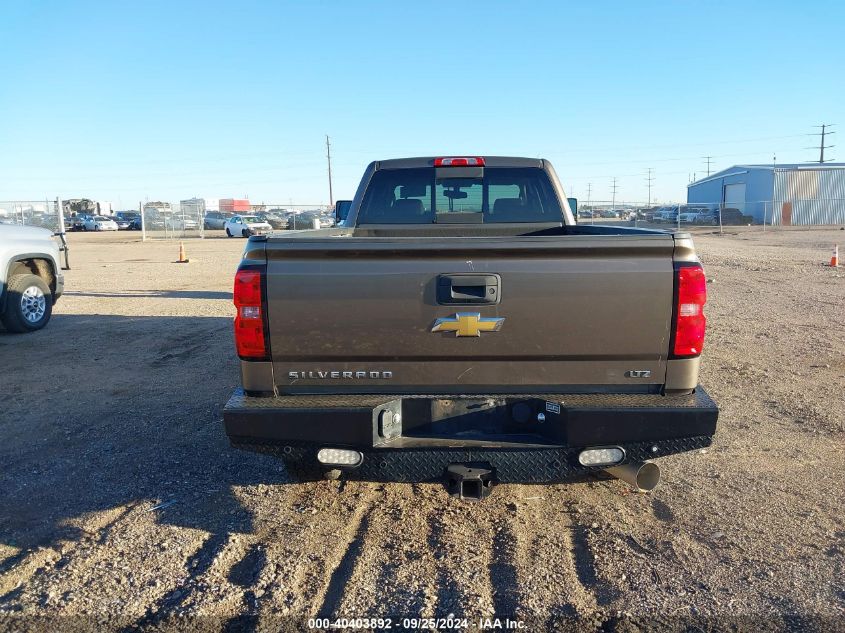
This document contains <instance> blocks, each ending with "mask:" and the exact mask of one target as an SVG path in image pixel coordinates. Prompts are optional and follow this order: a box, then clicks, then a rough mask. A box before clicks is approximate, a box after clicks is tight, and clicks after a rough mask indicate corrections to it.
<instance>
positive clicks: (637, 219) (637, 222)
mask: <svg viewBox="0 0 845 633" xmlns="http://www.w3.org/2000/svg"><path fill="white" fill-rule="evenodd" d="M653 172H654V168H653V167H649V168H648V176H647V177H646V179H645V181H646V184H648V204H647V205H646V209H651V183H652V182H654V176H652V173H653ZM639 225H640V212H639V211H637V210H636V209H634V226H639Z"/></svg>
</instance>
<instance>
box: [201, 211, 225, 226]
mask: <svg viewBox="0 0 845 633" xmlns="http://www.w3.org/2000/svg"><path fill="white" fill-rule="evenodd" d="M231 217H232V214H231V213H226V212H224V211H209V212H207V213H206V214H205V217H204V218H203V220H202V225H203V228H205V229H206V230H218V231H222V230H223V229H224V228H226V220H228V219H230V218H231Z"/></svg>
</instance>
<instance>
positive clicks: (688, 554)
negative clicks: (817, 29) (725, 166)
mask: <svg viewBox="0 0 845 633" xmlns="http://www.w3.org/2000/svg"><path fill="white" fill-rule="evenodd" d="M726 232H727V233H728V234H726V235H724V236H719V235H714V234H713V233H712V231H711V230H709V229H708V230H704V229H699V230H698V232H697V234H696V245H697V247H698V249H699V251H700V253H701V257H702V260H703V262H704V264H705V268H706V271H707V275H708V278H710V279H711V280H712V283H710V284H709V286H708V288H709V291H710V301H709V302H708V309H707V314H708V318H709V330H708V339H707V344H706V349H705V357H704V361H703V373H702V376H701V380H702V383H703V384H704V385H706V387H707V388H708V391H709V392H710V393H711V395H712V396H713V397H714V398H715V399H716V400H717V402H718V403H719V405H720V407H721V418H720V428H719V431H718V434H717V436H716V440H715V442H714V445H713V446H712V447H711V448H709V449H707V450H704V451H698V452H695V453H693V454H684V455H678V456H673V457H668V458H664V459H662V460H660V465H661V466H662V467H663V470H664V481H663V483H662V484H661V485H660V487H658V488H657V490H655V491H654V492H653V493H650V494H637V493H633V492H631V490H630V489H629V488H628V487H627V486H626V485H625V484H623V483H622V482H620V481H617V480H614V479H590V480H587V481H582V482H577V483H573V484H570V485H555V486H520V485H501V486H498V487H497V488H496V489H495V490H494V493H493V495H492V496H491V497H490V498H489V499H488V500H486V501H485V502H483V503H477V504H472V503H461V502H458V501H456V500H453V499H451V498H450V497H449V496H448V495H447V494H446V492H445V490H444V488H443V487H442V486H441V485H440V484H419V485H413V486H410V485H404V484H389V485H381V484H369V483H356V482H350V483H338V482H320V483H316V484H313V483H312V484H298V483H295V482H292V481H291V480H290V479H289V478H288V476H287V474H286V473H285V470H284V468H283V467H282V466H281V464H280V463H279V462H277V461H275V460H274V459H272V458H270V457H267V456H261V455H255V454H251V453H245V452H240V451H236V450H233V449H230V448H229V447H228V444H227V441H226V438H225V435H224V433H223V429H222V422H221V420H222V408H223V405H224V404H225V402H226V400H227V398H228V396H229V393H230V392H231V390H232V389H233V388H234V387H235V386H236V385H237V382H238V375H237V363H236V359H235V355H234V351H233V343H232V339H231V323H230V319H231V315H232V313H233V308H232V306H231V302H230V301H231V298H230V296H231V295H230V292H231V279H232V273H233V271H234V269H235V266H236V265H237V261H238V259H239V256H240V252H241V249H242V248H243V245H244V242H243V241H242V240H226V239H206V240H204V241H188V242H186V247H187V250H188V256H189V257H190V258H191V263H190V264H188V265H177V264H174V263H171V262H172V261H173V260H175V259H176V255H177V250H178V245H176V244H174V243H170V242H154V243H141V242H139V241H138V235H137V234H124V233H121V234H118V235H114V234H112V235H101V234H73V235H71V236H70V243H71V246H72V250H71V258H72V262H71V263H72V265H73V270H71V271H69V272H68V273H67V282H66V283H67V285H66V295H65V297H63V298H62V300H61V301H60V302H59V303H58V305H57V307H56V310H55V313H54V317H53V321H52V322H51V323H50V325H49V326H48V327H47V328H46V329H45V330H43V331H41V332H37V333H35V334H31V335H26V336H19V335H9V334H5V333H2V332H0V367H2V374H0V376H2V384H3V389H2V392H0V433H2V435H0V438H2V442H0V464H2V470H0V508H2V510H0V629H6V630H13V629H19V628H22V627H25V628H33V627H34V628H39V627H41V626H42V625H43V626H44V627H45V628H46V627H47V626H52V627H55V628H59V629H62V630H70V629H73V628H77V629H80V630H82V629H87V628H106V629H120V628H123V627H138V628H145V629H155V628H168V629H169V628H175V629H180V630H181V629H188V628H192V627H196V626H199V625H201V626H202V627H203V628H207V629H210V630H229V631H231V630H243V629H250V628H255V627H258V628H263V629H267V630H279V629H282V628H287V629H304V628H305V627H306V624H307V622H306V620H305V618H308V617H316V616H320V617H323V616H326V617H329V616H338V617H381V618H388V617H390V618H393V625H394V627H397V626H398V627H401V625H402V618H404V617H411V616H414V617H419V616H425V617H435V616H437V617H446V616H447V615H448V614H454V615H455V616H458V617H467V618H469V619H470V624H471V626H472V627H477V625H478V618H480V617H492V616H494V615H495V616H498V617H506V616H508V617H511V618H521V619H522V620H523V621H524V622H525V623H526V629H528V630H539V629H542V628H553V627H555V626H557V625H563V624H569V623H571V622H572V619H573V618H574V617H576V616H577V617H578V618H579V620H580V623H581V624H580V626H581V627H582V628H583V629H584V630H593V629H594V628H598V627H603V628H604V629H605V630H650V629H653V628H662V627H680V626H681V624H682V622H685V623H687V624H690V623H694V624H695V626H696V627H697V628H698V629H700V630H709V629H729V628H731V627H738V628H739V629H741V630H783V629H801V628H805V629H806V630H816V629H819V630H821V629H830V630H835V629H838V628H839V627H842V626H844V625H843V624H841V623H842V622H843V621H845V620H843V618H845V581H843V578H845V511H843V491H845V447H844V446H845V445H844V444H843V439H845V398H844V397H843V393H845V269H838V270H835V269H830V268H829V267H825V266H823V265H822V263H823V262H826V261H828V260H829V258H830V250H831V247H832V245H833V244H834V243H835V242H837V241H838V242H839V243H840V244H841V245H842V246H843V247H845V232H841V231H839V230H833V229H818V230H786V231H771V230H770V231H767V232H765V233H764V232H762V231H761V230H760V228H759V227H755V228H753V230H752V229H745V228H744V227H743V228H742V229H739V228H733V227H732V228H731V230H730V231H728V230H727V229H726ZM36 615H37V616H41V619H36V618H35V617H34V616H36ZM178 616H188V617H187V618H184V617H182V618H180V617H178ZM692 630H696V629H692ZM839 630H841V628H839Z"/></svg>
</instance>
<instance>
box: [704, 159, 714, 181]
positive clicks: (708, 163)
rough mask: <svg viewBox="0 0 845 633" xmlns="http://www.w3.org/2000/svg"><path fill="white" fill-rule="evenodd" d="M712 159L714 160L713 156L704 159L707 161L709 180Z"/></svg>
mask: <svg viewBox="0 0 845 633" xmlns="http://www.w3.org/2000/svg"><path fill="white" fill-rule="evenodd" d="M712 158H713V157H712V156H705V157H704V160H706V161H707V177H708V178H709V177H710V160H711V159H712Z"/></svg>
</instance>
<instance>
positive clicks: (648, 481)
mask: <svg viewBox="0 0 845 633" xmlns="http://www.w3.org/2000/svg"><path fill="white" fill-rule="evenodd" d="M606 470H607V472H608V473H610V474H611V475H613V476H614V477H616V478H617V479H621V480H622V481H624V482H627V483H629V484H631V485H632V486H633V487H634V488H636V489H637V490H639V491H640V492H651V491H652V490H654V489H655V488H656V487H657V484H659V483H660V466H658V465H657V464H655V463H653V462H630V463H628V464H622V465H621V466H614V467H613V468H607V469H606Z"/></svg>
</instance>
